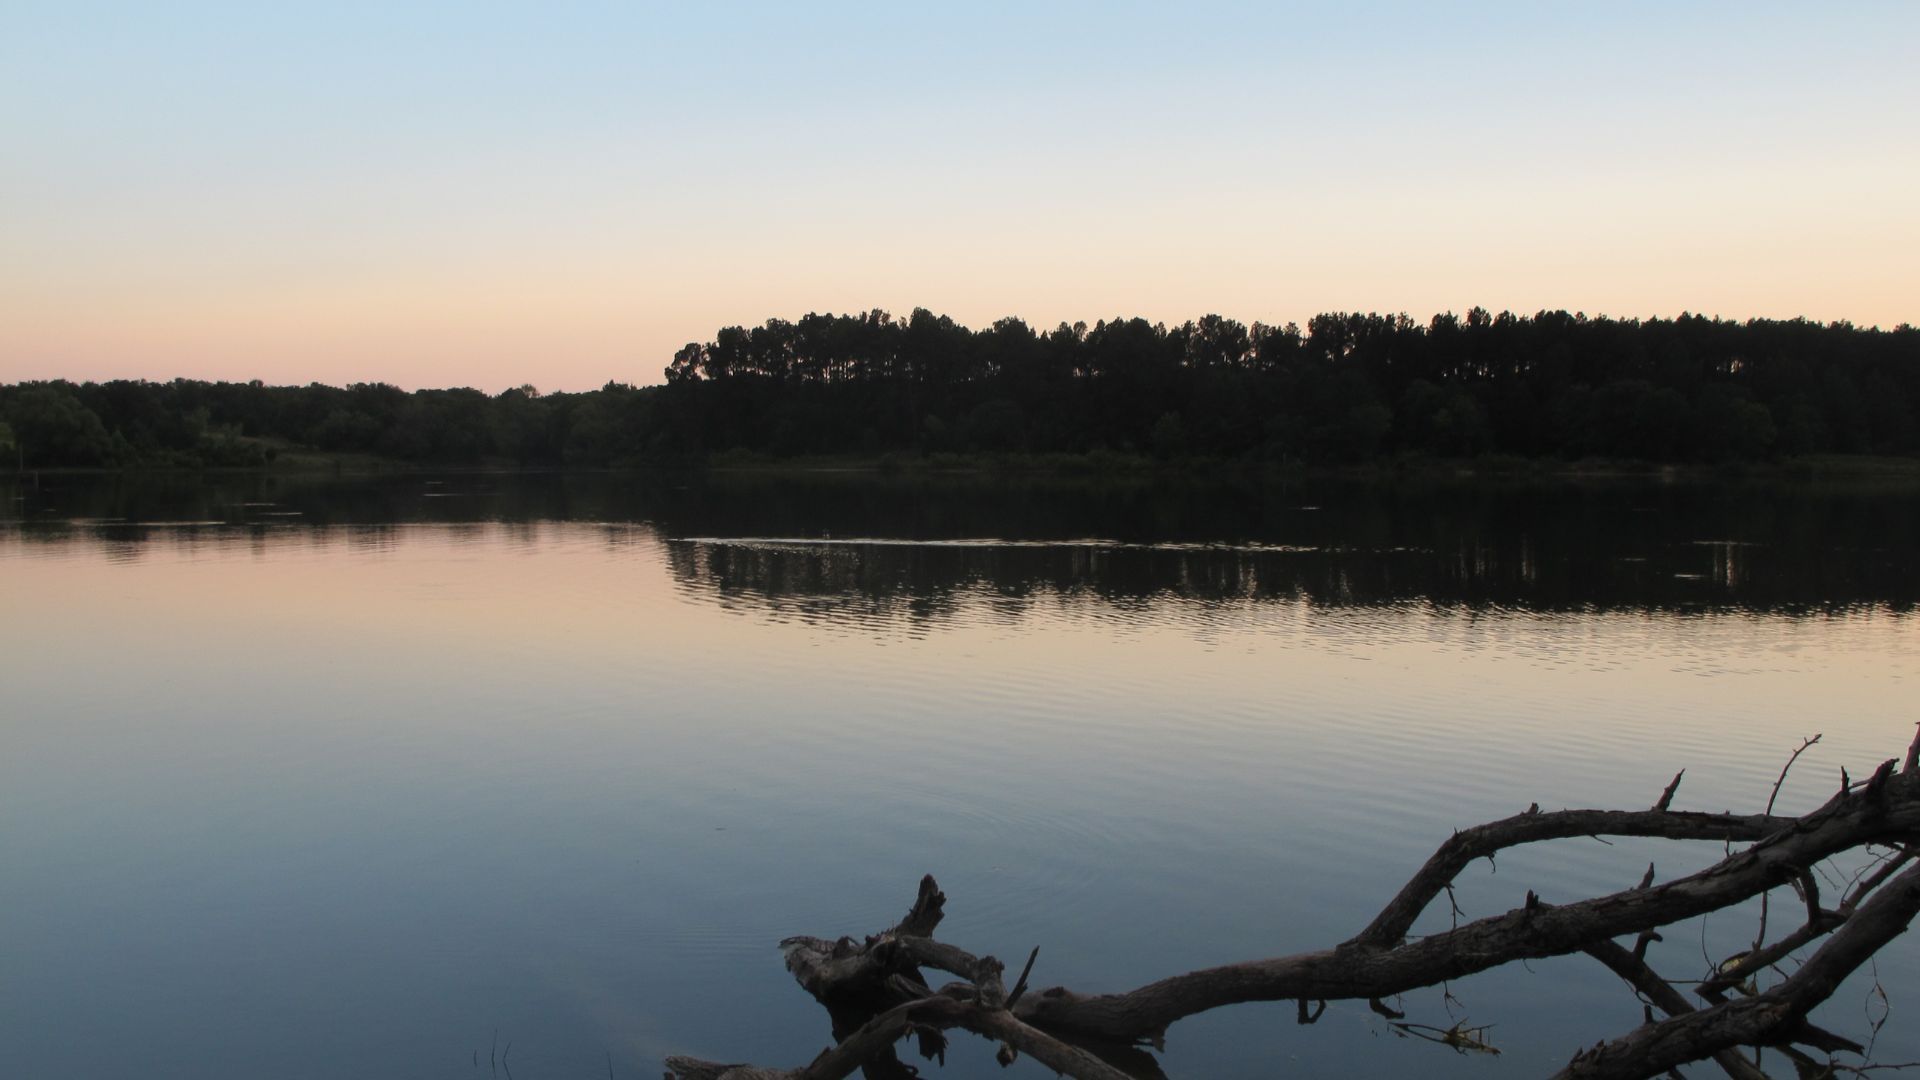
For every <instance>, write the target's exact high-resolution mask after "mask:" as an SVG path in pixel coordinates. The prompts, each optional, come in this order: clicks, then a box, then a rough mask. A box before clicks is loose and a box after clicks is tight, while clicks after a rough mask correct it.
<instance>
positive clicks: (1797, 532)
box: [0, 474, 1920, 621]
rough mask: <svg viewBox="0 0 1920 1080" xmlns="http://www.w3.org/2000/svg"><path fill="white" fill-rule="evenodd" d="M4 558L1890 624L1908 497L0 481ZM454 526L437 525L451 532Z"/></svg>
mask: <svg viewBox="0 0 1920 1080" xmlns="http://www.w3.org/2000/svg"><path fill="white" fill-rule="evenodd" d="M0 490H4V491H5V493H6V494H7V495H8V496H10V497H9V498H8V499H6V500H5V502H0V506H3V505H12V506H14V507H16V508H17V509H16V512H15V516H14V519H13V522H12V525H11V527H10V528H8V529H7V530H6V534H7V539H6V541H5V542H7V543H19V544H23V545H33V544H64V543H67V542H70V541H72V540H74V539H80V538H85V539H90V540H92V541H95V542H97V543H98V544H99V545H100V546H101V549H102V550H103V551H105V552H106V553H108V554H109V556H110V557H112V558H116V559H134V558H138V557H139V554H140V552H141V550H142V549H143V548H144V547H145V546H147V545H151V544H156V543H166V544H173V545H185V546H188V547H198V546H201V545H209V544H225V543H246V544H248V545H249V546H250V547H252V548H253V549H254V550H255V551H258V552H265V551H270V550H272V549H273V548H275V547H276V546H278V545H286V544H295V545H304V544H310V543H313V542H315V540H316V537H315V532H316V530H319V531H322V532H325V533H326V534H327V535H330V536H336V537H344V538H345V540H346V542H347V543H349V544H351V545H353V546H354V547H355V548H356V549H366V550H377V549H380V548H385V547H390V546H391V545H392V544H394V543H395V542H396V540H397V537H398V536H399V535H401V534H400V532H399V530H402V529H404V528H406V527H409V526H412V525H420V524H436V525H438V526H440V527H442V528H445V529H447V535H448V536H450V537H451V538H453V539H455V540H461V539H468V540H472V539H477V538H479V537H480V536H482V535H484V534H485V530H484V529H483V528H482V526H489V527H492V528H496V529H497V528H510V529H512V530H513V531H514V535H515V536H517V537H518V538H520V542H522V543H525V544H529V545H531V544H537V543H538V542H539V537H540V531H539V530H540V523H542V522H562V521H565V522H584V521H592V522H612V523H646V524H649V525H651V526H652V528H653V529H654V530H655V532H657V534H658V535H660V536H662V537H666V538H668V539H672V540H675V541H677V542H676V543H674V544H673V548H672V566H673V571H674V574H675V577H676V580H678V581H679V582H680V583H681V584H682V585H683V586H684V587H685V588H687V589H689V590H694V591H700V592H710V593H713V594H714V595H716V596H719V597H722V598H724V599H726V600H727V601H728V602H729V603H730V604H732V605H735V606H741V605H754V604H758V605H762V606H764V607H766V608H767V609H768V610H769V611H776V612H777V611H782V610H786V609H788V608H791V607H794V606H795V605H798V606H801V607H806V608H808V609H812V610H819V609H820V607H821V605H822V604H828V605H836V604H837V605H842V606H844V607H846V608H847V609H848V610H870V611H899V612H902V613H905V614H907V615H910V616H911V617H913V618H915V619H922V620H931V621H938V620H939V619H940V618H942V617H943V613H946V612H950V611H951V610H952V608H953V604H954V596H955V595H956V594H958V593H963V592H973V591H978V592H982V593H987V594H991V595H996V596H1000V597H1003V598H1006V599H1007V600H1008V601H1026V600H1031V599H1033V598H1036V597H1041V596H1049V595H1051V596H1060V595H1066V594H1069V593H1071V594H1074V595H1076V596H1084V597H1087V598H1094V599H1098V600H1100V601H1103V602H1106V603H1109V604H1121V603H1125V602H1136V601H1143V600H1149V599H1153V598H1161V597H1164V598H1175V599H1180V600H1186V601H1195V602H1201V603H1213V604H1227V603H1240V602H1246V601H1262V600H1296V601H1302V602H1306V603H1309V604H1314V605H1323V606H1373V605H1401V604H1407V603H1420V602H1424V603H1430V604H1434V605H1439V606H1444V607H1462V608H1484V607H1503V608H1516V609H1521V610H1533V611H1612V610H1627V611H1675V612H1691V611H1752V612H1782V613H1788V614H1796V613H1822V612H1838V611H1844V610H1848V609H1854V608H1861V607H1871V608H1880V609H1884V610H1889V611H1893V612H1900V613H1905V612H1907V611H1910V610H1911V609H1912V608H1913V606H1914V603H1915V601H1916V599H1920V575H1915V574H1913V573H1912V572H1911V567H1912V566H1913V565H1914V562H1915V557H1916V555H1920V488H1915V487H1912V486H1908V487H1904V488H1902V487H1892V488H1889V487H1886V486H1881V485H1870V484H1851V485H1849V484H1828V485H1816V484H1809V483H1798V484H1793V483H1764V482H1757V481H1756V482H1748V483H1744V484H1718V485H1710V484H1705V483H1665V484H1660V483H1651V482H1647V481H1631V482H1630V481H1618V482H1611V483H1589V484H1585V485H1580V486H1568V485H1564V484H1559V485H1521V484H1489V483H1465V482H1458V483H1448V482H1436V481H1429V482H1423V483H1407V484H1399V485H1377V484H1375V485H1370V484H1351V483H1349V484H1336V483H1324V482H1323V483H1317V484H1297V485H1278V484H1247V485H1236V484H1229V483H1215V484H1173V483H1167V482H1152V481H1134V482H1104V483H1094V482H1083V481H1068V480H1048V479H1034V478H1013V479H1008V478H991V477H961V478H946V479H940V478H934V479H924V478H923V479H898V478H887V477H873V476H841V475H832V474H828V475H820V476H806V477H798V478H795V477H766V476H753V475H733V476H729V475H717V476H681V475H672V474H647V475H632V476H622V475H609V474H564V475H540V474H454V475H450V476H445V477H435V476H423V475H399V476H384V477H373V478H331V477H296V476H286V477H278V476H268V477H260V476H233V477H220V478H214V479H212V480H210V481H203V480H201V479H199V478H191V477H188V478H180V477H162V478H122V477H105V478H88V477H64V478H59V479H57V480H55V479H48V480H43V481H42V482H41V483H40V484H39V485H37V486H36V485H22V484H20V483H19V482H14V483H13V484H12V485H11V486H10V487H5V488H0ZM455 526H458V528H455Z"/></svg>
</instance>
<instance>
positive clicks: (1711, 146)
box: [0, 0, 1920, 390]
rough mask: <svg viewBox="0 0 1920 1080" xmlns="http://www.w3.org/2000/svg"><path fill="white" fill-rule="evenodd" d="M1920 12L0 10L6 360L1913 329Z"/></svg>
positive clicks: (472, 360) (1013, 7)
mask: <svg viewBox="0 0 1920 1080" xmlns="http://www.w3.org/2000/svg"><path fill="white" fill-rule="evenodd" d="M1916 40H1920V4H1913V3H1891V2H1890V3H1858V4H1838V3H1836V4H1821V5H1813V4H1804V3H1799V4H1786V3H1779V4H1774V3H1740V4H1674V3H1658V4H1619V3H1612V4H1592V5H1584V6H1580V7H1575V6H1573V5H1563V4H1540V3H1526V4H1511V5H1508V4H1500V5H1495V4H1479V5H1472V6H1464V5H1462V6H1457V7H1454V8H1453V9H1451V10H1440V9H1439V6H1438V5H1426V4H1378V5H1368V6H1359V5H1347V4H1312V5H1279V4H1257V5H1254V4H1249V5H1229V4H1183V5H1181V6H1180V7H1179V8H1178V9H1176V8H1175V7H1173V6H1172V5H1166V6H1148V5H1134V4H1118V3H1099V4H1093V3H1084V4H1080V3H1076V4H1067V3H1062V4H1008V5H985V4H980V5H965V6H960V5H953V6H946V7H935V6H932V5H920V4H902V3H889V4H863V5H852V4H804V5H802V4H765V5H762V4H718V3H715V4H687V5H674V6H664V5H662V6H655V5H647V4H587V3H558V2H554V3H541V4H532V3H528V4H502V3H482V2H474V0H467V2H461V3H447V4H432V3H408V4H392V3H349V2H330V3H325V4H319V3H315V4H306V5H299V4H292V3H285V4H279V3H275V4H261V3H231V4H208V3H186V2H174V3H167V4H149V3H132V2H129V3H120V4H90V3H83V2H77V0H59V2H46V3H21V2H17V0H0V381H13V380H18V379H28V378H54V377H60V378H70V379H76V380H79V379H105V378H122V377H128V378H159V379H165V378H171V377H174V376H188V377H193V378H209V379H214V378H219V379H249V378H261V379H265V380H267V381H269V382H276V383H280V382H285V383H304V382H308V381H313V380H319V381H323V382H332V383H345V382H353V381H384V382H393V383H398V384H399V385H402V386H408V387H417V386H447V385H471V386H478V387H482V388H484V389H489V390H498V389H500V388H503V387H506V386H510V385H516V384H519V383H522V382H532V383H535V384H536V385H538V386H540V387H541V388H543V389H586V388H591V387H596V386H599V385H601V384H602V383H604V382H606V381H608V380H610V379H611V380H618V381H623V382H634V383H652V382H658V381H659V380H660V372H661V369H662V368H663V367H664V366H665V364H666V363H667V361H668V359H669V358H670V356H671V354H672V352H673V350H674V349H675V348H677V347H678V346H679V345H681V344H682V343H684V342H687V341H690V340H696V339H699V340H705V339H707V338H709V337H711V335H712V333H713V331H714V329H715V328H717V327H719V326H722V325H725V324H729V323H757V322H761V321H764V320H765V319H767V318H769V317H776V316H777V317H782V318H794V317H798V316H799V315H801V314H804V313H806V312H808V311H848V310H864V309H867V308H873V307H881V308H886V309H888V310H891V311H894V312H896V313H900V314H905V313H906V312H907V311H909V310H911V309H912V308H913V307H915V306H924V307H929V308H932V309H934V310H935V311H940V312H944V313H947V314H951V315H952V316H954V317H955V318H956V319H959V320H961V321H962V322H965V323H969V324H972V325H979V324H984V323H986V322H988V321H991V320H992V319H994V318H996V317H999V316H1001V315H1008V314H1015V315H1020V316H1022V317H1024V318H1026V319H1028V320H1029V321H1031V322H1033V323H1035V324H1037V325H1041V326H1051V325H1053V324H1054V323H1056V322H1059V321H1062V320H1067V321H1071V320H1075V319H1086V320H1088V321H1090V322H1091V321H1093V320H1095V319H1098V318H1103V317H1109V318H1110V317H1113V316H1115V315H1144V316H1146V317H1148V318H1152V319H1156V320H1166V321H1168V322H1178V321H1182V320H1185V319H1187V318H1191V317H1195V316H1198V315H1201V314H1205V313H1207V312H1219V313H1221V314H1225V315H1229V316H1232V317H1235V318H1239V319H1242V320H1245V321H1248V322H1252V321H1255V320H1261V321H1266V322H1285V321H1287V320H1290V319H1291V320H1298V321H1305V319H1306V318H1307V317H1309V316H1311V315H1312V314H1314V313H1316V312H1319V311H1324V310H1350V309H1361V310H1380V311H1406V312H1408V313H1410V314H1413V315H1414V316H1415V317H1416V318H1419V319H1425V318H1426V317H1427V316H1429V315H1431V314H1432V313H1433V312H1435V311H1442V310H1456V311H1463V310H1465V309H1466V308H1468V307H1471V306H1473V305H1475V304H1479V305H1482V306H1486V307H1489V308H1493V309H1496V310H1498V309H1501V308H1510V309H1513V310H1516V311H1529V312H1530V311H1534V310H1538V309H1541V308H1567V309H1569V310H1582V311H1586V312H1588V313H1593V314H1597V313H1607V314H1613V315H1636V316H1647V315H1672V314H1677V313H1679V312H1681V311H1689V310H1690V311H1695V312H1703V313H1708V314H1718V315H1725V316H1730V317H1736V318H1745V317H1750V316H1778V317H1791V316H1795V315H1806V316H1809V317H1812V318H1815V319H1820V320H1831V319H1850V320H1852V321H1854V322H1856V323H1860V324H1863V325H1864V324H1878V325H1882V326H1892V325H1894V324H1897V323H1901V322H1920V195H1917V194H1916V193H1917V192H1920V61H1916V58H1915V52H1914V46H1915V42H1916Z"/></svg>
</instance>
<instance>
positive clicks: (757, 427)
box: [0, 308, 1920, 473]
mask: <svg viewBox="0 0 1920 1080" xmlns="http://www.w3.org/2000/svg"><path fill="white" fill-rule="evenodd" d="M665 380H666V381H665V383H664V384H663V385H657V386H631V385H627V384H623V383H617V382H610V383H608V384H607V385H606V386H604V387H602V388H601V389H599V390H594V391H588V392H583V393H549V394H542V393H541V392H539V391H538V390H537V389H535V388H534V387H533V386H531V385H528V386H522V387H519V388H516V389H512V390H507V391H504V392H502V393H498V394H487V393H484V392H482V391H479V390H472V389H447V390H416V391H411V392H409V391H405V390H401V389H399V388H396V387H393V386H388V385H385V384H378V383H362V384H355V385H352V386H346V387H333V386H323V385H319V384H314V385H309V386H269V385H266V384H265V383H263V382H260V381H257V380H256V381H254V382H250V383H230V382H203V381H197V380H189V379H176V380H174V381H172V382H148V381H130V380H119V381H111V382H101V383H91V382H89V383H72V382H66V381H58V380H56V381H47V382H26V383H19V384H14V385H3V386H0V470H12V469H21V470H35V469H146V468H161V469H166V468H190V469H205V468H216V469H217V468H239V469H254V468H268V467H271V468H276V469H302V468H324V469H380V468H396V467H412V466H432V467H476V468H480V467H489V468H500V467H508V468H561V467H585V468H608V467H615V468H618V467H630V466H649V465H705V466H707V467H710V468H732V469H786V468H805V469H880V470H933V471H940V470H1008V471H1053V472H1064V473H1074V472H1087V473H1110V472H1129V471H1160V470H1180V469H1198V468H1207V469H1212V468H1222V469H1236V468H1241V469H1275V468H1278V469H1296V468H1308V469H1320V468H1330V469H1345V470H1379V469H1409V468H1411V469H1420V468H1459V469H1470V470H1473V471H1485V472H1526V471H1555V472H1564V471H1576V472H1577V471H1594V472H1604V471H1609V470H1624V471H1633V470H1644V469H1652V468H1662V467H1665V468H1673V467H1680V468H1688V469H1697V468H1760V469H1769V470H1771V469H1794V470H1805V471H1812V472H1816V473H1817V472H1822V471H1869V472H1877V471H1886V472H1898V473H1911V472H1913V471H1915V470H1916V469H1920V420H1916V418H1917V417H1920V330H1916V329H1915V328H1914V327H1912V326H1909V325H1905V324H1903V325H1901V326H1899V327H1896V328H1894V329H1892V330H1880V329H1863V328H1858V327H1855V326H1852V325H1850V324H1847V323H1832V324H1821V323H1815V322H1810V321H1807V320H1804V319H1795V320H1786V321H1780V320H1751V321H1747V322H1733V321H1728V320H1722V319H1713V318H1705V317H1700V316H1691V315H1688V316H1681V317H1680V318H1677V319H1649V320H1621V319H1609V318H1589V317H1586V316H1584V315H1578V314H1569V313H1566V312H1559V311H1550V312H1540V313H1538V314H1536V315H1532V316H1516V315H1513V314H1510V313H1501V314H1499V315H1493V314H1490V313H1488V312H1486V311H1484V310H1482V309H1479V308H1475V309H1473V310H1472V311H1469V312H1468V313H1467V314H1466V315H1465V316H1455V315H1452V314H1446V315H1438V316H1435V317H1434V318H1433V319H1432V320H1431V321H1429V322H1427V323H1425V324H1421V323H1417V322H1414V321H1413V320H1411V319H1409V318H1408V317H1406V316H1404V315H1373V314H1367V315H1361V314H1329V315H1321V316H1317V317H1315V318H1314V319H1312V320H1310V321H1309V322H1308V324H1307V326H1306V327H1305V328H1304V329H1302V328H1301V327H1298V326H1296V325H1293V324H1287V325H1285V326H1266V325H1262V324H1258V323H1256V324H1254V325H1252V326H1247V325H1244V324H1242V323H1238V322H1235V321H1233V320H1231V319H1224V318H1220V317H1218V316H1207V317H1206V318H1202V319H1199V320H1196V321H1192V322H1187V323H1184V324H1182V325H1179V326H1174V327H1168V326H1165V325H1161V324H1154V323H1148V322H1146V321H1144V320H1141V319H1116V320H1113V321H1111V322H1101V323H1098V324H1096V325H1094V326H1092V327H1088V326H1087V325H1085V324H1074V325H1071V326H1069V325H1065V324H1063V325H1061V326H1059V327H1056V328H1055V329H1053V330H1051V331H1044V332H1043V331H1039V330H1036V329H1034V328H1032V327H1030V326H1028V325H1027V324H1026V323H1024V322H1022V321H1020V320H1018V319H1002V320H1000V321H998V322H996V323H994V324H993V325H991V326H989V327H986V328H983V329H979V330H972V329H969V328H967V327H964V326H961V325H959V324H957V323H955V322H954V321H953V320H951V319H949V318H946V317H944V316H938V315H934V314H932V313H931V312H928V311H925V310H916V311H914V312H913V313H912V314H911V315H910V316H908V317H907V318H904V319H900V318H895V317H893V316H891V315H889V314H887V313H885V312H881V311H874V312H869V313H866V314H860V315H807V316H805V317H803V318H801V319H799V320H797V321H792V322H789V321H785V320H779V319H775V320H771V321H769V322H767V323H766V324H764V325H762V326H756V327H751V328H743V327H728V328H725V329H722V330H720V331H719V332H718V333H717V334H716V335H715V336H714V339H713V340H712V341H709V342H699V343H693V344H689V345H688V346H686V347H685V348H684V349H681V350H680V351H679V352H678V353H677V354H676V355H675V356H674V357H673V360H672V363H671V364H670V365H669V366H668V367H667V368H666V371H665Z"/></svg>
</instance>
